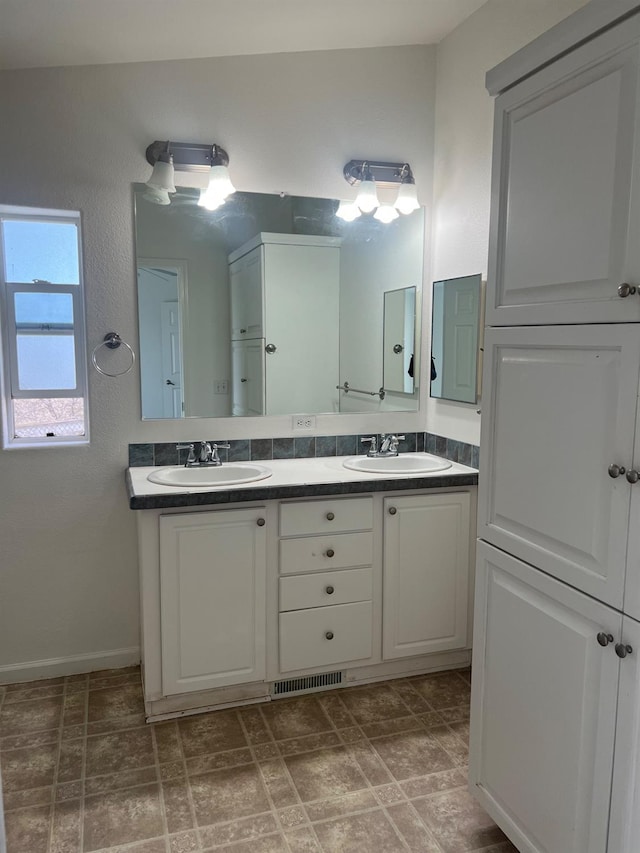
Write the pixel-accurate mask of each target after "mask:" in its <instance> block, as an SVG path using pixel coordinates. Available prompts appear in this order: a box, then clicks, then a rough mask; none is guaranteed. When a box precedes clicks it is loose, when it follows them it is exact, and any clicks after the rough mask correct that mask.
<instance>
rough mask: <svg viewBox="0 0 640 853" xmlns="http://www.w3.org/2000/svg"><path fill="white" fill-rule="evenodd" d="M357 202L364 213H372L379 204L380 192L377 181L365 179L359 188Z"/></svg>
mask: <svg viewBox="0 0 640 853" xmlns="http://www.w3.org/2000/svg"><path fill="white" fill-rule="evenodd" d="M356 204H357V205H358V207H359V208H360V210H361V211H362V212H363V213H371V211H372V210H375V209H376V207H377V206H378V204H379V202H378V193H377V191H376V182H375V181H363V182H362V183H361V184H360V188H359V189H358V195H357V196H356Z"/></svg>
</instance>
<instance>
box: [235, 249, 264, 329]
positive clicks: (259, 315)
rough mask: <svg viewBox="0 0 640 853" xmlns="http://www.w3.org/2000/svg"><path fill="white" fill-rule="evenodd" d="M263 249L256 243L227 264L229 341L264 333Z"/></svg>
mask: <svg viewBox="0 0 640 853" xmlns="http://www.w3.org/2000/svg"><path fill="white" fill-rule="evenodd" d="M263 252H264V250H263V247H262V246H257V247H256V248H255V249H253V250H252V251H251V252H248V253H247V254H246V255H244V256H243V257H242V258H238V260H237V261H234V262H233V263H231V264H230V265H229V279H230V287H231V340H233V341H243V340H246V339H248V338H262V337H264V323H263V316H264V311H263V298H264V294H263V287H262V279H263Z"/></svg>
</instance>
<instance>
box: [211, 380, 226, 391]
mask: <svg viewBox="0 0 640 853" xmlns="http://www.w3.org/2000/svg"><path fill="white" fill-rule="evenodd" d="M213 393H214V394H228V393H229V383H228V382H227V380H226V379H216V380H214V383H213Z"/></svg>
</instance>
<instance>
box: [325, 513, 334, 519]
mask: <svg viewBox="0 0 640 853" xmlns="http://www.w3.org/2000/svg"><path fill="white" fill-rule="evenodd" d="M335 517H336V516H335V513H333V512H328V513H327V514H326V516H325V518H326V519H327V521H333V519H334V518H335Z"/></svg>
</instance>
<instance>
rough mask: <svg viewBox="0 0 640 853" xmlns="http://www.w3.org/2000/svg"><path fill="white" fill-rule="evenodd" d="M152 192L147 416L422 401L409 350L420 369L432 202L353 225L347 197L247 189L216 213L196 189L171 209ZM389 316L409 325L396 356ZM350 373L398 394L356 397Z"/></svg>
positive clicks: (145, 211)
mask: <svg viewBox="0 0 640 853" xmlns="http://www.w3.org/2000/svg"><path fill="white" fill-rule="evenodd" d="M143 188H144V185H142V184H140V185H138V184H136V185H134V201H135V220H136V255H137V273H138V322H139V335H140V372H141V385H142V416H143V418H180V417H207V418H211V417H229V416H231V415H249V416H260V415H271V414H274V415H275V414H277V415H282V414H296V413H301V412H304V413H341V412H380V411H416V410H417V408H418V385H417V383H416V382H414V379H413V378H412V377H411V376H410V375H409V368H410V365H409V362H408V360H407V359H408V358H410V354H411V353H413V354H414V364H415V366H416V375H417V365H418V363H419V352H418V350H419V344H420V327H419V322H418V321H417V320H416V317H417V316H419V304H420V294H421V282H422V270H423V251H424V249H423V238H424V216H423V211H422V209H420V210H418V211H416V212H415V213H413V214H411V215H409V216H401V217H399V218H398V219H397V220H395V221H394V222H392V223H390V224H383V223H381V222H378V221H377V220H375V219H374V218H373V216H370V215H369V216H362V217H360V219H357V220H355V221H354V222H349V223H348V222H345V221H343V220H341V219H338V218H337V217H336V216H335V212H336V210H337V207H338V201H337V200H335V199H322V198H305V197H292V196H286V195H269V194H263V193H241V192H238V193H235V194H234V195H233V196H231V197H230V198H229V199H228V200H227V202H226V203H225V204H224V205H223V206H222V207H220V208H218V209H217V210H215V211H207V210H205V209H204V208H202V207H199V206H198V204H197V201H198V195H199V192H198V190H194V189H191V188H184V187H178V190H177V192H176V193H175V195H172V198H171V204H170V205H166V206H161V205H154V204H151V203H149V202H147V201H145V200H144V199H142V193H143ZM395 288H397V289H395ZM394 293H396V294H400V295H399V296H397V297H395V299H397V300H398V302H397V305H396V304H393V303H394V297H393V295H392V294H394ZM410 294H412V295H410ZM400 302H402V304H400ZM387 305H388V311H387ZM416 306H418V310H417V308H416ZM411 313H412V315H413V320H412V321H411V320H410V319H409V314H411ZM387 314H389V318H391V315H392V314H393V316H394V317H396V315H397V317H396V319H397V322H398V326H397V329H394V334H393V335H392V333H391V329H389V335H391V337H394V341H393V344H391V346H393V345H396V344H397V345H400V346H402V348H403V349H402V353H400V354H399V356H400V357H398V354H394V359H395V361H390V358H389V357H387V355H386V354H384V352H383V347H384V346H385V340H386V338H387ZM389 322H391V319H389ZM394 322H395V321H394ZM412 335H413V337H412ZM391 337H390V338H389V340H391ZM395 337H397V338H398V340H397V341H396V340H395ZM414 351H415V352H414ZM400 362H402V367H400V366H399V365H400ZM405 362H406V363H405ZM345 382H348V383H349V385H350V386H352V388H358V389H362V390H363V391H372V392H377V391H378V389H379V388H381V387H385V391H386V392H387V393H385V395H384V399H383V400H380V397H379V396H378V395H377V393H376V394H361V393H358V392H356V391H349V392H348V393H345V392H344V391H343V390H340V387H339V386H342V385H343V384H344V383H345ZM387 382H388V387H387Z"/></svg>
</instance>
